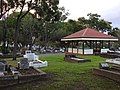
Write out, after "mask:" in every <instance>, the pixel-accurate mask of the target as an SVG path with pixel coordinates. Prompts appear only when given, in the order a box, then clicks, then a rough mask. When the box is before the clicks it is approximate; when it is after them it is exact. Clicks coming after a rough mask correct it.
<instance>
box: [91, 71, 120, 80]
mask: <svg viewBox="0 0 120 90" xmlns="http://www.w3.org/2000/svg"><path fill="white" fill-rule="evenodd" d="M93 74H95V75H100V76H103V77H106V78H109V79H112V80H115V81H117V82H120V73H118V72H114V71H109V70H104V69H93Z"/></svg>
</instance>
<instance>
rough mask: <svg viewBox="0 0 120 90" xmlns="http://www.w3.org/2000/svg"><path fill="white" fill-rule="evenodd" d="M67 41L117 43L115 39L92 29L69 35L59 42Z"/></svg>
mask: <svg viewBox="0 0 120 90" xmlns="http://www.w3.org/2000/svg"><path fill="white" fill-rule="evenodd" d="M68 40H107V41H118V39H117V38H116V37H113V36H111V35H107V34H103V33H101V32H98V31H96V30H94V29H90V28H85V29H83V30H80V31H78V32H75V33H73V34H71V35H68V36H66V37H63V39H61V41H68Z"/></svg>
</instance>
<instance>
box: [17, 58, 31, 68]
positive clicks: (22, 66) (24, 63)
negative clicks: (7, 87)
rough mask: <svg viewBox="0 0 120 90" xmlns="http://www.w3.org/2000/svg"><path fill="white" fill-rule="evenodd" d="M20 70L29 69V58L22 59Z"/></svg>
mask: <svg viewBox="0 0 120 90" xmlns="http://www.w3.org/2000/svg"><path fill="white" fill-rule="evenodd" d="M19 68H20V69H29V62H28V59H27V58H20V63H19Z"/></svg>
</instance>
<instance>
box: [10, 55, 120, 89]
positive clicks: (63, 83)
mask: <svg viewBox="0 0 120 90" xmlns="http://www.w3.org/2000/svg"><path fill="white" fill-rule="evenodd" d="M80 57H82V58H88V59H91V62H86V63H69V62H65V61H64V55H63V54H57V55H56V54H55V55H48V56H41V57H40V59H41V60H43V61H45V60H46V61H48V64H49V66H48V67H43V68H40V69H41V70H43V71H45V72H46V73H47V76H46V77H45V78H43V80H38V81H34V82H31V83H27V84H24V85H23V84H21V85H16V86H13V87H9V88H8V90H120V84H119V83H116V82H114V81H112V80H109V79H107V78H103V77H99V76H96V75H93V74H92V69H93V68H96V67H98V66H99V63H100V62H104V61H105V60H106V59H105V58H102V57H99V56H80ZM8 63H10V64H12V65H14V66H16V61H10V60H8Z"/></svg>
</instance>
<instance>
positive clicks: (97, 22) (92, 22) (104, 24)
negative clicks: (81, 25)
mask: <svg viewBox="0 0 120 90" xmlns="http://www.w3.org/2000/svg"><path fill="white" fill-rule="evenodd" d="M87 16H89V19H88V23H87V24H89V27H90V28H93V29H96V30H98V31H101V32H110V30H111V29H112V26H111V24H112V23H111V22H108V21H105V20H104V19H100V17H101V16H100V15H98V14H92V13H89V14H87Z"/></svg>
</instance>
